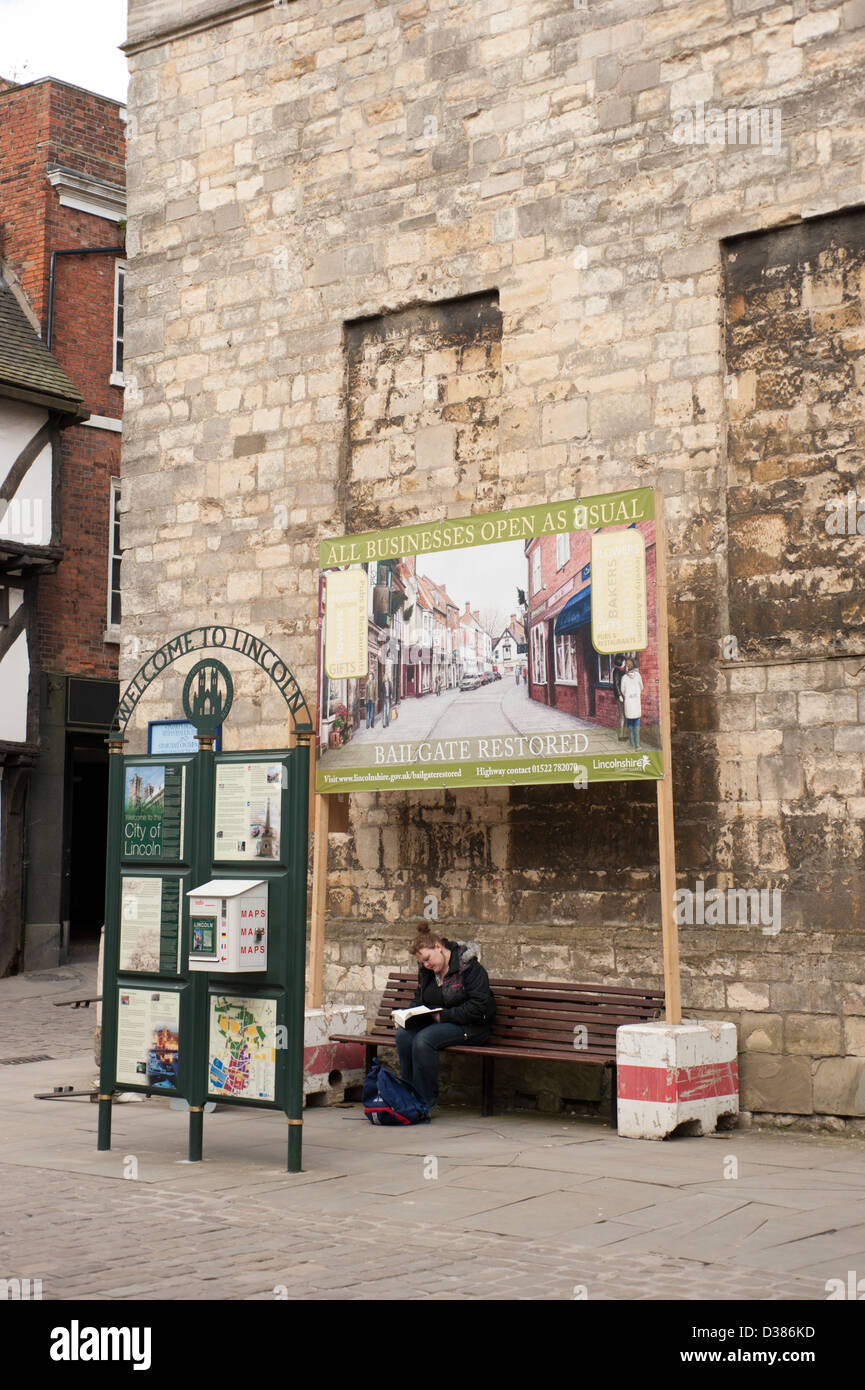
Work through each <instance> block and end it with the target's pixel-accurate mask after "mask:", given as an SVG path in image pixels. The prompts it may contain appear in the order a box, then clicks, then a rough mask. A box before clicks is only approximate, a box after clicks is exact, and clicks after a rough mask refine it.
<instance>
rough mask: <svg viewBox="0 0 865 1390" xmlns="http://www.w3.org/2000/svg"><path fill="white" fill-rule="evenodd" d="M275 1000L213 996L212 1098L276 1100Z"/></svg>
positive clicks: (210, 1079) (211, 1028)
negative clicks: (231, 1097) (232, 1097)
mask: <svg viewBox="0 0 865 1390" xmlns="http://www.w3.org/2000/svg"><path fill="white" fill-rule="evenodd" d="M275 1083H276V1000H275V999H244V998H239V997H238V996H236V995H226V994H214V995H213V996H212V997H211V1000H210V1059H209V1063H208V1085H209V1088H210V1094H211V1095H212V1096H223V1097H227V1096H235V1097H237V1098H238V1099H244V1100H269V1101H274V1100H275V1099H276V1085H275Z"/></svg>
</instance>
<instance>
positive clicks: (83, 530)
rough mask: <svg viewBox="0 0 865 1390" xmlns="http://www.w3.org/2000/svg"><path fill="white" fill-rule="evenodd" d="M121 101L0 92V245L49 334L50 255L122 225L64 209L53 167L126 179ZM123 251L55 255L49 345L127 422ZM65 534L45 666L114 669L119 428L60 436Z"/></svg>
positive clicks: (42, 592)
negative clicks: (122, 362)
mask: <svg viewBox="0 0 865 1390" xmlns="http://www.w3.org/2000/svg"><path fill="white" fill-rule="evenodd" d="M119 110H120V108H119V106H118V103H117V102H113V101H110V100H109V99H108V98H106V97H100V96H96V95H95V94H93V93H91V92H85V91H82V90H81V89H80V88H77V87H72V86H68V85H67V84H65V83H61V82H55V81H52V80H45V81H40V82H34V83H31V84H29V85H27V86H25V87H21V88H19V89H17V90H11V91H6V92H0V252H2V254H3V256H4V258H5V259H6V260H7V261H8V263H9V264H10V266H11V268H12V270H13V271H14V272H15V274H16V275H17V276H18V279H19V280H20V282H21V285H22V288H23V289H24V291H25V293H26V295H27V297H28V299H29V301H30V304H31V307H32V308H33V310H34V312H35V313H36V315H37V317H38V318H39V319H40V321H41V323H42V326H43V338H44V337H46V336H47V317H48V285H49V272H50V263H51V253H52V251H55V250H58V251H59V250H66V249H67V248H70V247H82V248H83V247H96V246H117V245H122V244H123V230H122V228H119V227H118V225H117V223H116V222H112V221H111V220H109V219H107V218H103V217H96V216H94V215H93V214H91V213H86V212H78V211H76V210H75V209H74V208H68V207H61V205H60V196H59V193H58V191H57V190H55V189H54V188H52V187H51V185H50V183H49V182H48V177H47V174H46V168H45V166H46V164H48V163H55V164H62V165H64V166H65V167H67V168H70V169H74V170H75V171H76V172H78V173H81V174H88V175H91V176H92V177H94V178H99V179H105V180H107V181H109V182H111V183H115V184H123V183H124V182H125V176H124V162H125V125H124V123H123V122H122V121H121V120H120V116H119ZM117 259H118V257H117V256H115V255H98V256H81V257H78V256H60V257H58V258H57V261H56V272H55V286H54V319H53V335H52V344H51V348H52V352H53V353H54V355H55V357H56V358H57V360H58V361H59V362H60V364H61V366H62V367H63V368H64V370H65V371H66V372H67V373H68V375H69V376H70V377H71V379H72V380H73V381H74V382H75V385H76V386H77V387H78V389H79V390H80V391H81V393H82V395H83V396H84V404H85V406H86V407H87V409H88V410H89V411H90V413H91V415H106V416H110V417H112V418H114V419H119V418H120V415H121V413H122V410H123V390H122V388H121V387H118V386H112V385H111V383H110V380H109V378H110V375H111V372H112V369H113V343H114V271H115V264H116V261H117ZM62 438H63V443H62V451H61V458H62V462H61V541H62V545H63V550H64V558H63V560H62V561H61V563H60V565H59V567H58V570H57V572H56V574H53V575H46V576H44V577H43V578H42V579H41V580H40V584H39V597H38V615H39V617H38V620H39V636H40V644H41V660H42V664H43V666H44V667H45V669H47V670H52V671H63V672H68V673H71V674H81V675H91V676H102V677H111V676H115V675H116V674H117V657H118V648H117V646H116V644H106V643H105V642H104V640H103V634H104V632H105V628H106V626H107V621H108V616H107V615H108V549H109V542H110V518H109V505H110V480H111V478H112V476H115V477H119V475H120V434H119V433H116V432H114V431H107V430H102V429H95V428H92V427H90V426H87V425H83V426H76V427H75V428H73V429H69V430H65V431H64V433H63V437H62Z"/></svg>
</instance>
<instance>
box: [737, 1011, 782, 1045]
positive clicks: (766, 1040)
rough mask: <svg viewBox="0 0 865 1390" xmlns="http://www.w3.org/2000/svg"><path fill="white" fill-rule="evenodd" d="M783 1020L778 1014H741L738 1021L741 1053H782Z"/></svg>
mask: <svg viewBox="0 0 865 1390" xmlns="http://www.w3.org/2000/svg"><path fill="white" fill-rule="evenodd" d="M783 1032H784V1020H783V1018H782V1016H781V1015H780V1014H768V1013H764V1014H749V1013H744V1014H742V1016H741V1018H740V1019H739V1046H740V1048H741V1049H742V1051H743V1052H773V1053H780V1052H781V1051H782V1038H783Z"/></svg>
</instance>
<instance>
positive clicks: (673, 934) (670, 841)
mask: <svg viewBox="0 0 865 1390" xmlns="http://www.w3.org/2000/svg"><path fill="white" fill-rule="evenodd" d="M655 562H656V575H657V586H658V588H657V596H658V678H659V696H660V711H659V713H660V720H661V752H662V754H663V758H664V776H663V777H662V778H661V779H660V780H659V781H658V782H657V784H656V786H657V794H658V852H659V858H660V864H661V934H662V937H663V943H664V991H665V995H666V1008H667V1022H668V1023H681V1022H682V985H681V979H680V974H679V929H678V927H677V925H676V915H675V893H676V840H675V826H674V823H673V756H672V739H671V736H670V734H671V730H670V652H669V647H668V631H667V530H666V524H665V520H664V494H663V491H662V490H661V488H655Z"/></svg>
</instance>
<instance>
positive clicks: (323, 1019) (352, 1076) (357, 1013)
mask: <svg viewBox="0 0 865 1390" xmlns="http://www.w3.org/2000/svg"><path fill="white" fill-rule="evenodd" d="M331 1033H356V1034H357V1036H358V1042H357V1043H345V1042H331V1041H330V1039H329V1035H330V1034H331ZM365 1034H366V1009H365V1008H364V1007H363V1005H362V1004H348V1005H345V1006H343V1007H342V1008H338V1009H329V1008H325V1009H307V1010H306V1013H305V1016H304V1026H303V1094H304V1096H309V1095H320V1094H324V1095H326V1097H327V1100H328V1101H333V1100H342V1097H343V1095H344V1093H345V1088H346V1086H360V1085H361V1084H362V1082H363V1078H364V1044H363V1041H362V1039H363V1038H364V1036H365Z"/></svg>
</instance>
